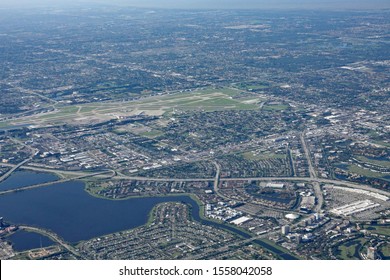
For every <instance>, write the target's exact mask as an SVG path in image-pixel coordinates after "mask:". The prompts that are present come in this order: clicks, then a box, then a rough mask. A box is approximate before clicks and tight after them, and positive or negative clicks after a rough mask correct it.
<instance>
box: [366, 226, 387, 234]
mask: <svg viewBox="0 0 390 280" xmlns="http://www.w3.org/2000/svg"><path fill="white" fill-rule="evenodd" d="M365 229H367V230H369V231H370V232H371V233H376V234H379V235H386V236H390V227H389V226H373V225H370V226H367V227H365Z"/></svg>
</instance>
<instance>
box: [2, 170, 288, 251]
mask: <svg viewBox="0 0 390 280" xmlns="http://www.w3.org/2000/svg"><path fill="white" fill-rule="evenodd" d="M34 176H37V174H35V175H34ZM9 179H10V178H9ZM9 179H7V180H9ZM7 180H6V181H5V182H7ZM30 182H31V181H30ZM168 201H180V202H184V203H187V204H189V205H191V209H192V217H193V219H194V220H196V221H198V222H201V223H203V224H207V225H210V226H214V227H218V228H221V229H227V230H230V231H231V232H234V233H236V234H237V235H240V236H242V237H244V238H249V237H250V235H249V234H248V233H245V232H242V231H240V230H238V229H236V228H234V227H232V226H229V225H228V224H219V223H216V222H212V221H209V220H204V219H202V218H201V217H200V215H199V206H198V204H197V203H196V202H195V201H194V200H193V199H191V198H190V197H189V196H171V197H151V198H133V199H128V200H106V199H101V198H96V197H93V196H91V195H89V194H88V193H87V192H85V191H84V183H82V182H79V181H75V182H65V183H57V184H53V185H51V186H47V187H43V188H37V189H32V190H28V191H22V192H16V193H12V194H7V195H2V196H0V216H3V217H4V219H5V220H7V221H8V222H11V223H13V224H25V225H31V226H36V227H39V228H46V229H50V230H52V231H54V232H55V233H57V234H59V235H60V236H61V237H63V238H64V239H65V240H67V241H69V242H73V243H76V242H79V241H81V240H88V239H91V238H94V237H97V236H101V235H106V234H110V233H113V232H118V231H122V230H127V229H131V228H135V227H138V226H141V225H144V224H145V223H146V222H147V219H148V214H149V213H150V211H151V210H152V208H153V207H154V206H155V205H157V204H158V203H162V202H168ZM26 242H28V241H26ZM255 242H256V243H257V244H259V245H261V246H263V247H265V248H266V249H268V250H270V251H273V252H275V253H276V254H278V255H280V256H281V257H282V258H285V259H294V257H293V256H291V255H289V254H284V253H283V252H282V251H280V250H279V249H277V248H275V247H273V246H272V245H269V244H267V243H264V242H263V241H261V240H257V241H255ZM15 246H19V245H18V244H17V241H15ZM20 246H22V244H21V245H20Z"/></svg>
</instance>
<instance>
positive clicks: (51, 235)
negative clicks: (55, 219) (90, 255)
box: [19, 226, 84, 259]
mask: <svg viewBox="0 0 390 280" xmlns="http://www.w3.org/2000/svg"><path fill="white" fill-rule="evenodd" d="M19 228H20V229H23V230H27V231H33V232H36V233H39V234H42V235H45V236H47V237H49V238H50V239H52V240H54V241H55V242H57V243H58V244H60V245H61V246H62V247H64V248H65V249H66V250H68V251H69V252H71V253H72V254H74V255H76V256H78V257H79V258H82V259H84V258H83V257H82V256H81V255H80V253H79V252H78V251H77V250H76V249H75V248H74V247H73V246H72V245H70V244H68V243H67V242H66V241H65V240H63V239H62V238H61V237H59V236H58V235H57V234H55V233H54V232H51V231H49V230H46V229H42V228H37V227H32V226H19Z"/></svg>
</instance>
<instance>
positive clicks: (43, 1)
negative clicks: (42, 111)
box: [0, 0, 390, 10]
mask: <svg viewBox="0 0 390 280" xmlns="http://www.w3.org/2000/svg"><path fill="white" fill-rule="evenodd" d="M80 3H88V4H90V5H92V3H102V4H109V5H113V4H114V5H126V6H134V7H145V8H201V9H207V8H210V9H223V8H232V9H236V8H248V9H254V8H257V9H275V8H280V9H302V8H303V9H354V10H355V9H384V8H386V9H390V0H0V7H2V8H4V7H7V8H9V7H11V8H16V7H23V8H30V7H40V6H53V7H56V6H57V7H64V6H67V5H71V4H80Z"/></svg>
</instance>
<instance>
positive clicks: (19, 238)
mask: <svg viewBox="0 0 390 280" xmlns="http://www.w3.org/2000/svg"><path fill="white" fill-rule="evenodd" d="M8 239H9V240H10V241H11V243H12V247H13V248H14V250H16V251H25V250H31V249H34V248H40V247H41V246H42V247H47V246H51V245H53V244H55V242H54V241H53V240H51V239H50V238H48V237H46V236H43V235H40V234H39V233H35V232H28V231H23V230H19V231H17V232H15V233H14V234H12V235H11V236H10V237H9V238H8Z"/></svg>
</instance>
